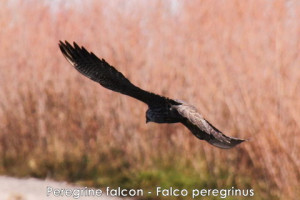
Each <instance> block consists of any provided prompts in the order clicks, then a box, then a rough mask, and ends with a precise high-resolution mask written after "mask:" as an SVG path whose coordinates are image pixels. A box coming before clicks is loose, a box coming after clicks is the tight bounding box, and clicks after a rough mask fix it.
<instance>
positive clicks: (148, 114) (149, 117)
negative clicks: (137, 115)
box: [146, 109, 152, 124]
mask: <svg viewBox="0 0 300 200" xmlns="http://www.w3.org/2000/svg"><path fill="white" fill-rule="evenodd" d="M151 118H152V112H151V110H150V109H148V110H147V111H146V124H147V123H148V122H152V120H151Z"/></svg>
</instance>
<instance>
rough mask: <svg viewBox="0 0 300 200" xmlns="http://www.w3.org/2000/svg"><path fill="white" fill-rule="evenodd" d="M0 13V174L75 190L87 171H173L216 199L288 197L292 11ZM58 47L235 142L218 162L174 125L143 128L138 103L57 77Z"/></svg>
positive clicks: (293, 152) (294, 85) (293, 143)
mask: <svg viewBox="0 0 300 200" xmlns="http://www.w3.org/2000/svg"><path fill="white" fill-rule="evenodd" d="M0 9H1V12H0V25H1V29H0V43H1V48H0V74H1V76H0V99H1V101H0V121H1V123H0V130H1V132H0V154H1V156H0V163H1V164H0V171H1V173H6V174H12V175H19V176H25V175H29V174H30V175H34V176H52V177H56V178H58V179H62V178H64V177H66V176H67V177H72V179H73V180H77V179H83V178H84V177H85V176H90V174H87V173H88V172H90V171H93V170H96V171H97V169H98V168H97V167H96V166H98V165H101V166H102V168H100V169H98V170H100V172H99V174H101V170H103V171H105V172H107V171H109V168H117V169H118V168H119V170H120V172H121V173H126V172H127V171H128V170H129V169H134V170H150V171H151V169H153V168H155V166H157V165H158V163H164V164H165V165H168V163H183V166H189V167H190V168H189V169H188V170H190V171H195V172H198V173H196V174H197V176H199V179H201V178H203V176H204V175H203V174H201V171H203V170H204V171H206V172H207V173H208V175H207V176H209V177H211V178H212V179H213V180H215V183H214V184H216V187H219V188H222V187H223V186H225V185H228V183H229V184H231V183H234V184H235V185H236V186H237V187H246V185H245V182H247V183H248V184H250V185H248V186H249V187H255V188H258V191H262V192H264V193H265V195H267V196H268V195H271V196H277V197H279V198H280V197H285V199H296V197H297V195H299V192H298V193H297V192H296V191H297V188H299V185H300V184H299V181H300V171H299V169H300V161H299V154H300V135H299V131H300V123H299V122H300V115H299V111H300V101H299V93H300V87H299V85H300V69H299V64H300V56H299V48H300V40H299V35H300V22H299V18H300V16H299V15H300V5H299V3H298V1H296V0H295V1H293V0H292V1H267V0H263V1H238V0H233V1H218V0H214V1H185V2H183V1H171V0H170V1H159V0H155V1H137V0H132V1H126V2H124V1H121V0H116V1H84V2H80V1H78V2H77V3H74V4H70V3H63V1H61V2H60V1H58V2H57V3H47V1H44V2H42V1H34V0H32V1H27V2H26V3H25V2H23V1H11V2H6V1H2V2H0ZM65 39H66V40H68V41H76V42H77V43H78V44H80V45H84V46H85V47H86V48H87V49H89V50H91V51H93V52H94V53H96V54H97V55H98V56H100V57H103V58H105V59H106V60H107V61H109V63H111V64H112V65H114V66H116V67H117V68H118V69H119V70H120V71H122V72H123V73H124V74H125V75H126V76H127V77H129V79H130V80H131V81H132V82H133V83H134V84H136V85H138V86H140V87H142V88H144V89H146V90H151V91H154V92H156V93H159V94H163V95H167V96H169V97H171V98H177V99H183V100H185V101H187V102H190V103H192V104H194V105H196V107H198V108H199V110H200V111H201V112H202V113H203V114H204V116H205V117H206V118H207V119H208V120H209V121H211V122H212V123H213V124H215V125H216V126H217V127H218V128H220V129H221V130H223V131H224V132H225V133H226V134H228V135H231V136H238V137H241V138H249V139H250V140H249V142H246V143H244V144H242V145H240V146H239V147H237V148H235V149H232V150H230V151H224V150H219V149H216V148H213V147H212V146H210V145H208V144H206V143H204V142H200V141H199V140H197V139H195V138H194V137H193V136H192V135H191V134H190V133H189V131H188V130H187V129H185V128H184V127H182V126H181V125H157V124H150V125H147V126H146V125H145V116H144V115H145V114H144V111H145V110H146V107H145V106H144V105H143V104H142V103H137V102H136V100H133V99H131V98H127V97H124V96H121V95H119V94H116V93H113V92H111V91H108V90H106V89H103V88H102V87H99V86H98V85H97V84H96V83H93V82H92V81H90V80H88V79H86V78H84V77H83V76H81V75H80V74H79V73H77V72H76V71H75V70H73V69H72V68H71V67H70V65H69V64H68V63H67V62H66V60H65V59H64V58H63V56H62V55H61V53H60V51H59V49H58V46H57V43H58V41H59V40H65ZM187 163H188V164H187ZM224 170H225V171H226V172H227V176H226V178H221V176H222V174H223V171H224ZM66 174H67V175H66ZM239 177H248V179H247V180H246V181H245V182H243V180H242V179H240V178H239ZM95 179H97V177H95ZM98 179H101V177H98ZM98 182H99V183H100V184H101V183H106V182H109V181H107V180H98ZM145 184H146V183H145ZM266 198H267V197H266Z"/></svg>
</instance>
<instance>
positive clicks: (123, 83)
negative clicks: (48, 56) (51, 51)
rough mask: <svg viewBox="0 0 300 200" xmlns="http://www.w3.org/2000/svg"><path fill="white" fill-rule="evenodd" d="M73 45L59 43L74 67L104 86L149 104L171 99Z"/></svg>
mask: <svg viewBox="0 0 300 200" xmlns="http://www.w3.org/2000/svg"><path fill="white" fill-rule="evenodd" d="M73 46H74V47H73ZM73 46H72V45H71V44H69V43H68V42H67V41H65V43H63V42H62V41H60V43H59V47H60V50H61V52H62V53H63V55H64V56H65V58H66V59H67V60H68V61H69V62H70V63H71V64H72V65H73V66H74V68H75V69H77V70H78V71H79V72H80V73H81V74H83V75H84V76H86V77H88V78H90V79H92V80H93V81H96V82H98V83H100V85H102V86H103V87H105V88H107V89H110V90H113V91H116V92H120V93H122V94H125V95H128V96H131V97H133V98H136V99H138V100H140V101H143V102H144V103H146V104H148V105H149V106H150V105H153V104H154V105H155V104H162V103H166V101H168V100H170V99H168V98H165V97H162V96H159V95H156V94H153V93H150V92H147V91H145V90H142V89H140V88H138V87H136V86H135V85H133V84H132V83H131V82H130V81H129V80H128V79H127V78H125V76H124V75H123V74H122V73H121V72H119V71H117V70H116V69H115V68H114V67H113V66H110V65H109V64H108V63H107V62H106V61H105V60H104V59H99V58H98V57H97V56H96V55H95V54H93V53H92V52H91V53H90V52H88V51H87V50H86V49H85V48H84V47H79V46H78V45H77V44H76V43H75V42H74V43H73ZM171 101H172V100H171Z"/></svg>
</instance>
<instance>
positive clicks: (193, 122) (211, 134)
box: [59, 41, 245, 149]
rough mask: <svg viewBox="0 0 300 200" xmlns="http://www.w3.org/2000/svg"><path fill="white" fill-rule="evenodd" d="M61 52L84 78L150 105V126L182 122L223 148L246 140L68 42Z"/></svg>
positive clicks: (147, 112)
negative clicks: (139, 83)
mask: <svg viewBox="0 0 300 200" xmlns="http://www.w3.org/2000/svg"><path fill="white" fill-rule="evenodd" d="M59 47H60V50H61V52H62V54H63V55H64V56H65V58H66V59H67V60H68V61H69V62H70V63H71V64H72V65H73V67H74V68H75V69H76V70H77V71H79V72H80V73H81V74H83V75H84V76H86V77H88V78H90V79H92V80H93V81H96V82H98V83H99V84H100V85H102V86H103V87H105V88H107V89H110V90H113V91H115V92H119V93H122V94H125V95H128V96H130V97H133V98H135V99H138V100H140V101H142V102H144V103H146V104H147V105H148V110H147V111H146V123H147V122H156V123H182V124H183V125H185V126H186V127H187V128H188V129H189V130H190V131H191V132H192V133H193V134H194V135H195V136H196V137H197V138H198V139H200V140H205V141H207V142H208V143H210V144H212V145H214V146H216V147H219V148H223V149H229V148H232V147H234V146H236V145H238V144H240V143H242V142H244V141H245V140H243V139H239V138H234V137H229V136H226V135H224V134H223V133H222V132H221V131H219V130H218V129H217V128H215V127H214V126H213V125H212V124H210V123H209V122H208V121H207V120H206V119H204V117H203V116H202V115H201V114H200V113H199V112H198V111H197V109H196V108H195V107H194V106H192V105H189V104H187V103H185V102H184V101H180V100H173V99H170V98H167V97H163V96H160V95H157V94H154V93H152V92H148V91H145V90H143V89H141V88H139V87H137V86H135V85H133V84H132V83H131V82H130V81H129V80H128V79H127V78H126V77H125V76H124V75H123V74H122V73H121V72H119V71H118V70H116V69H115V68H114V67H113V66H111V65H109V64H108V63H107V62H106V61H105V60H104V59H99V58H98V57H97V56H96V55H95V54H94V53H92V52H88V51H87V50H86V49H85V48H84V47H79V46H78V45H77V44H76V43H75V42H74V43H73V46H72V45H71V44H69V43H68V42H67V41H65V42H62V41H60V43H59Z"/></svg>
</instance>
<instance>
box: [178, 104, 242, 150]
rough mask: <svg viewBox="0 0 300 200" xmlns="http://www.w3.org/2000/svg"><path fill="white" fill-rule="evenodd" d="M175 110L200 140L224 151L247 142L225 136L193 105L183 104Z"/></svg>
mask: <svg viewBox="0 0 300 200" xmlns="http://www.w3.org/2000/svg"><path fill="white" fill-rule="evenodd" d="M174 108H175V109H176V110H177V111H178V113H179V114H180V115H181V116H182V117H183V118H184V120H183V121H182V122H181V123H183V124H184V125H185V126H186V127H187V128H188V129H189V130H190V131H191V132H192V133H193V134H194V135H195V136H196V137H197V138H199V139H200V140H206V141H207V142H208V143H210V144H212V145H214V146H216V147H219V148H222V149H229V148H232V147H234V146H236V145H238V144H240V143H242V142H244V141H245V140H242V139H239V138H234V137H228V136H226V135H224V134H223V133H222V132H221V131H219V130H218V129H216V128H215V127H214V126H213V125H211V124H210V123H209V122H208V121H206V120H205V119H204V118H203V116H202V115H201V114H200V113H198V112H197V109H196V108H195V107H193V106H191V105H187V104H182V105H177V106H174Z"/></svg>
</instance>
